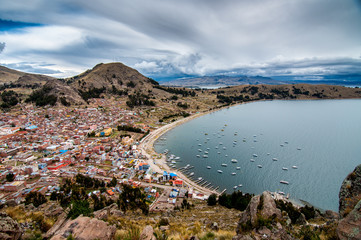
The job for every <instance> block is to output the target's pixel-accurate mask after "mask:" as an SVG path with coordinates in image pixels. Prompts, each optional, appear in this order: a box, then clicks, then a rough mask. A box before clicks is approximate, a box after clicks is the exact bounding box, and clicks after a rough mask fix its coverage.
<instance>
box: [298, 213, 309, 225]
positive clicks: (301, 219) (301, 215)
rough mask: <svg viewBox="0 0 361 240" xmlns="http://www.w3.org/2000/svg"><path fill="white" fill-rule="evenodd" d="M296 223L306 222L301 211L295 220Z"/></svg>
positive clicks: (302, 223)
mask: <svg viewBox="0 0 361 240" xmlns="http://www.w3.org/2000/svg"><path fill="white" fill-rule="evenodd" d="M296 224H298V225H305V224H307V221H306V217H305V215H304V214H303V213H301V214H300V216H299V217H298V218H297V220H296Z"/></svg>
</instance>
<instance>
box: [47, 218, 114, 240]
mask: <svg viewBox="0 0 361 240" xmlns="http://www.w3.org/2000/svg"><path fill="white" fill-rule="evenodd" d="M115 231H116V228H115V226H109V225H108V223H106V222H104V221H101V220H98V219H95V218H89V217H81V216H80V217H78V218H76V219H74V220H71V221H68V222H66V223H65V224H64V226H62V227H61V228H60V229H59V230H57V231H56V232H55V234H54V236H53V237H52V238H51V239H52V240H64V239H67V237H68V236H69V235H70V234H71V235H72V236H73V237H74V238H75V239H78V240H88V239H89V240H91V239H99V240H111V239H114V235H115Z"/></svg>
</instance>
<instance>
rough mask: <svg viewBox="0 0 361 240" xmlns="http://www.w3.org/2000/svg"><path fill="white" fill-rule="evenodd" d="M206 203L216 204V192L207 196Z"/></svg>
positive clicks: (209, 204)
mask: <svg viewBox="0 0 361 240" xmlns="http://www.w3.org/2000/svg"><path fill="white" fill-rule="evenodd" d="M207 204H208V206H214V205H216V204H217V195H216V194H214V193H213V194H211V195H210V196H209V197H208V200H207Z"/></svg>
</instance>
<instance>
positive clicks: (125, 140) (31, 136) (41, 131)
mask: <svg viewBox="0 0 361 240" xmlns="http://www.w3.org/2000/svg"><path fill="white" fill-rule="evenodd" d="M94 103H95V104H93V105H94V106H96V105H97V107H86V108H84V107H83V108H76V107H74V108H36V107H34V106H33V105H22V106H21V111H18V112H6V113H3V114H2V115H1V117H0V139H1V142H0V156H1V164H0V178H1V185H0V200H1V203H6V202H9V201H13V202H15V203H17V204H19V203H21V202H23V201H24V199H25V197H26V195H27V194H29V193H30V192H39V193H41V194H43V195H45V196H50V195H51V194H52V193H53V192H58V191H59V190H60V185H61V183H62V181H63V180H64V179H67V178H69V179H72V178H74V177H75V176H76V175H77V174H82V175H85V176H89V177H91V178H97V179H100V180H103V181H104V182H110V181H111V180H112V179H113V178H116V180H117V184H116V186H113V187H108V188H106V189H99V190H97V191H94V192H92V193H93V194H96V195H98V196H99V195H103V196H105V197H106V198H112V199H116V198H117V196H118V195H119V193H120V192H121V187H120V186H121V184H128V185H131V186H134V187H142V188H143V189H144V191H145V192H146V193H147V195H148V196H147V197H148V199H149V201H150V211H162V210H167V209H173V208H174V207H175V206H177V205H180V204H181V202H182V198H184V197H185V196H186V195H187V197H195V198H198V199H206V198H207V196H204V195H202V194H200V193H197V192H196V191H193V189H192V188H191V187H188V186H186V184H184V183H183V180H182V179H180V178H177V174H175V173H172V172H167V171H159V168H158V171H155V169H152V168H151V167H150V164H149V163H148V162H149V160H150V159H148V158H147V157H146V156H145V155H142V151H141V150H140V149H139V141H140V139H141V138H142V137H144V136H145V135H147V133H149V130H152V129H154V127H151V126H150V125H146V124H143V123H142V122H141V119H142V117H141V114H142V113H141V112H139V111H131V110H125V109H121V108H120V107H118V106H117V105H116V104H115V103H114V102H111V101H107V100H104V99H96V100H94ZM100 104H101V105H100ZM117 126H131V127H134V128H136V129H140V130H141V133H130V132H129V133H130V134H128V133H127V134H124V131H118V130H117ZM151 161H152V162H153V160H151ZM101 190H102V191H101ZM193 195H194V196H193Z"/></svg>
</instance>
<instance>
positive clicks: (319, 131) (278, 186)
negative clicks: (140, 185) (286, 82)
mask: <svg viewBox="0 0 361 240" xmlns="http://www.w3.org/2000/svg"><path fill="white" fill-rule="evenodd" d="M360 109H361V100H356V99H352V100H310V101H266V102H253V103H248V104H242V105H237V106H233V107H230V108H227V109H223V110H220V111H217V112H213V113H210V114H208V115H204V116H201V117H199V118H196V119H194V120H192V121H189V122H187V123H185V124H183V125H180V126H178V127H176V128H174V129H172V130H170V131H169V132H167V133H165V134H164V135H163V136H162V137H161V138H160V139H158V140H157V141H156V143H155V145H154V147H155V149H156V151H157V152H163V151H164V150H165V149H168V150H169V154H174V155H176V156H179V157H180V160H179V161H177V163H176V167H177V168H179V167H183V166H186V165H187V164H190V165H191V166H194V168H192V169H191V170H190V171H189V172H194V178H195V179H197V178H199V177H202V178H203V179H205V180H206V181H207V182H211V183H212V185H213V186H219V187H220V188H219V189H220V190H223V189H227V192H229V193H230V192H232V191H234V190H240V191H243V192H248V193H254V194H259V193H261V192H263V191H265V190H270V191H280V192H284V193H285V194H290V198H292V199H300V200H304V201H307V202H309V203H311V204H312V205H314V206H316V207H319V208H322V209H331V210H334V211H338V193H339V189H340V186H341V183H342V181H343V179H344V178H345V177H346V176H347V174H348V173H350V172H351V171H352V170H353V169H354V168H355V167H356V166H357V165H358V164H360V163H361V161H360V160H361V145H360V144H361V111H360ZM205 152H208V153H205ZM197 155H199V156H197ZM204 155H206V156H207V157H206V158H204V157H203V156H204ZM232 159H236V160H237V162H236V163H235V161H233V162H232V161H231V160H232ZM222 164H223V166H222ZM225 165H227V166H225ZM207 166H208V168H207ZM218 170H220V171H222V173H219V171H218ZM280 181H287V182H289V184H288V185H287V184H282V183H280ZM238 185H242V186H238ZM235 186H237V188H235Z"/></svg>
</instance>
